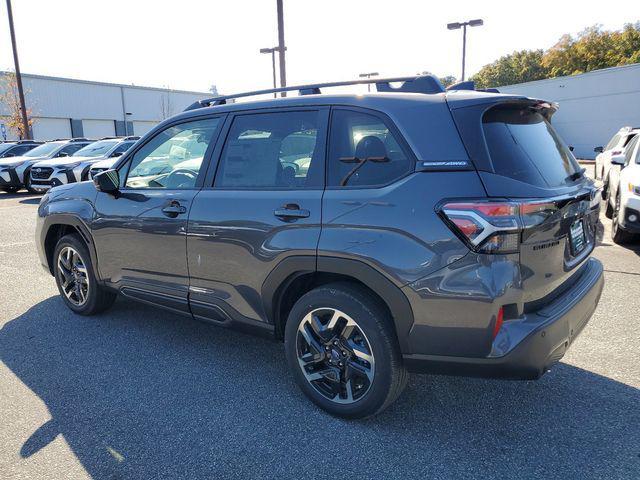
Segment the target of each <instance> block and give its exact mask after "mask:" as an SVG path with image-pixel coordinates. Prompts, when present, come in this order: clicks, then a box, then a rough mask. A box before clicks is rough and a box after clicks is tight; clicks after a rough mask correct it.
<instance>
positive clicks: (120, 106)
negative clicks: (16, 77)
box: [0, 72, 212, 140]
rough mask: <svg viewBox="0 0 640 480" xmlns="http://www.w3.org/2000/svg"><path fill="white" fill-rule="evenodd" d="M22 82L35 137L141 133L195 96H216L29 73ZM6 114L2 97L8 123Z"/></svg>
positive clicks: (2, 111)
mask: <svg viewBox="0 0 640 480" xmlns="http://www.w3.org/2000/svg"><path fill="white" fill-rule="evenodd" d="M4 74H6V72H0V75H4ZM22 83H23V86H24V90H25V97H26V98H25V103H26V104H27V108H28V109H30V110H31V117H32V118H33V119H34V123H33V127H32V133H33V138H34V139H35V140H52V139H55V138H71V137H86V138H101V137H107V136H113V135H120V136H121V135H143V134H145V133H147V132H148V131H149V130H150V129H151V128H152V127H153V126H154V125H156V124H157V123H159V122H161V121H162V120H164V119H165V118H168V117H170V116H171V115H175V114H176V113H179V112H181V111H182V110H184V109H185V107H187V106H188V105H190V104H192V103H193V102H195V101H197V100H201V99H204V98H210V97H211V96H212V94H211V93H207V92H191V91H184V90H170V89H163V88H152V87H138V86H134V85H120V84H115V83H103V82H93V81H87V80H74V79H70V78H58V77H46V76H42V75H30V74H22ZM7 114H8V110H7V107H6V105H3V104H2V103H0V124H6V117H7ZM5 130H6V135H7V140H14V139H16V135H15V132H12V131H10V130H9V129H8V128H5ZM0 140H2V137H1V136H0Z"/></svg>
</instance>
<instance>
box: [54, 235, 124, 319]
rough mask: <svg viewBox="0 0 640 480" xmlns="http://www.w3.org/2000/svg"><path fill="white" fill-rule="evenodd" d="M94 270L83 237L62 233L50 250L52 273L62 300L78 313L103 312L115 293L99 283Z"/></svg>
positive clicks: (111, 302) (111, 303) (109, 304)
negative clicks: (52, 249) (54, 246)
mask: <svg viewBox="0 0 640 480" xmlns="http://www.w3.org/2000/svg"><path fill="white" fill-rule="evenodd" d="M78 260H79V261H78ZM93 272H94V270H93V264H92V263H91V255H89V250H88V249H87V246H86V244H85V243H84V241H83V240H82V238H81V237H80V236H79V235H76V234H72V235H65V236H64V237H62V238H61V239H60V240H59V241H58V243H57V245H56V248H55V250H54V253H53V274H54V277H55V280H56V285H57V286H58V291H59V292H60V296H61V297H62V300H63V301H64V303H65V304H66V305H67V307H69V308H70V309H71V310H72V311H73V312H75V313H77V314H79V315H94V314H96V313H99V312H102V311H103V310H106V309H107V308H109V307H110V306H111V305H113V302H114V301H115V299H116V296H117V294H116V292H114V291H112V290H109V289H107V288H105V287H103V286H101V285H100V284H98V281H97V279H96V277H95V275H94V273H93ZM65 280H66V281H67V283H65ZM69 283H71V285H70V284H69ZM83 285H86V292H85V289H84V288H83ZM69 292H71V293H69Z"/></svg>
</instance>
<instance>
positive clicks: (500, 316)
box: [493, 307, 504, 340]
mask: <svg viewBox="0 0 640 480" xmlns="http://www.w3.org/2000/svg"><path fill="white" fill-rule="evenodd" d="M503 322H504V307H500V310H498V315H496V323H494V324H493V339H494V340H495V338H496V336H497V335H498V332H499V331H500V329H501V328H502V323H503Z"/></svg>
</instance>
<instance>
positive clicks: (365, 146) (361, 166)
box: [327, 109, 413, 187]
mask: <svg viewBox="0 0 640 480" xmlns="http://www.w3.org/2000/svg"><path fill="white" fill-rule="evenodd" d="M412 167H413V160H412V159H411V158H410V157H409V156H408V155H407V154H406V152H405V151H404V150H403V148H402V147H401V146H400V143H399V142H398V139H397V138H396V136H395V135H394V134H393V132H391V131H390V130H389V127H387V125H386V124H385V122H384V121H383V120H382V119H381V118H380V117H378V116H376V115H371V114H368V113H362V112H356V111H351V110H342V109H336V110H334V112H333V115H332V117H331V138H330V145H329V165H328V173H327V186H329V187H376V186H382V185H387V184H389V183H391V182H393V181H395V180H397V179H399V178H401V177H403V176H405V175H406V174H408V173H409V172H410V171H411V170H412Z"/></svg>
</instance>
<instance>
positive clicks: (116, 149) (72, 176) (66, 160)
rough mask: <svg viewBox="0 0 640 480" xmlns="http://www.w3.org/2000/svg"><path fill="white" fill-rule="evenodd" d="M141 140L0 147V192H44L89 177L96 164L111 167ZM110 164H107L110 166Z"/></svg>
mask: <svg viewBox="0 0 640 480" xmlns="http://www.w3.org/2000/svg"><path fill="white" fill-rule="evenodd" d="M139 138H140V137H105V138H102V139H100V140H97V141H96V140H90V139H87V138H70V139H56V140H53V141H50V142H46V143H42V142H34V141H31V140H26V141H20V142H8V143H2V144H0V190H2V191H5V192H17V191H18V190H21V189H23V188H26V189H27V190H28V191H29V192H31V193H43V192H45V191H47V190H49V189H50V188H51V187H55V186H58V185H64V184H67V183H74V182H81V181H84V180H88V179H89V178H90V176H89V175H90V172H89V170H90V168H91V167H92V166H93V165H94V164H96V163H98V162H105V165H106V163H108V165H106V168H108V167H109V166H110V165H112V164H113V163H114V162H115V160H116V159H117V157H119V156H120V155H122V154H123V153H124V152H126V151H127V150H128V149H129V148H130V147H131V146H132V145H133V144H134V143H135V142H136V140H138V139H139ZM109 162H110V163H109Z"/></svg>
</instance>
